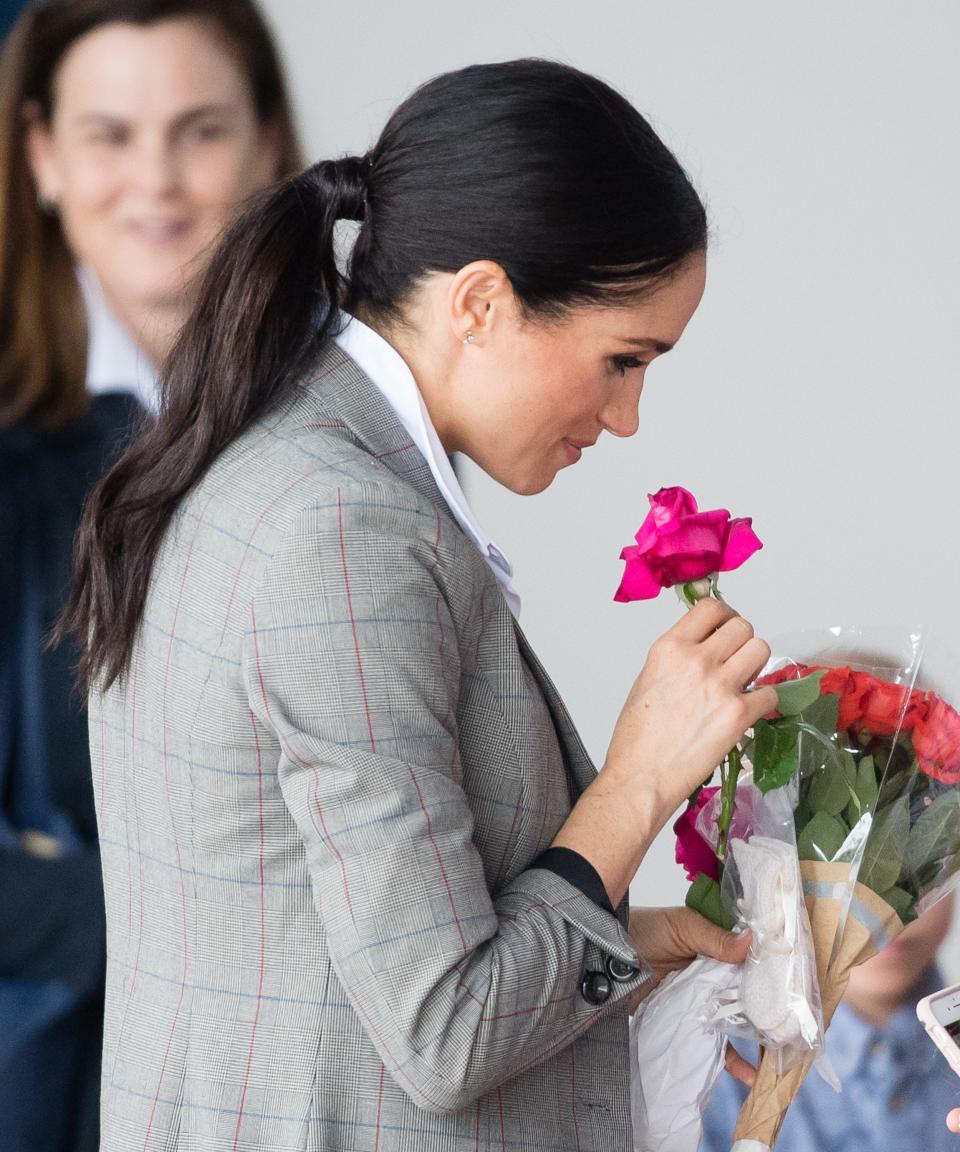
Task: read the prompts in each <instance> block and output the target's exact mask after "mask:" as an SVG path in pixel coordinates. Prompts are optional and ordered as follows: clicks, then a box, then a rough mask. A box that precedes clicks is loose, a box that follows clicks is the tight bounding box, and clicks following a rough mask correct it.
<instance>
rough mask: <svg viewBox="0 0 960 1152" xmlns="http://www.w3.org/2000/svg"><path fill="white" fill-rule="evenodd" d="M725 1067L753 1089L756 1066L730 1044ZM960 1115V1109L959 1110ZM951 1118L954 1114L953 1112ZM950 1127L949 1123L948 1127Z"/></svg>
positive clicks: (724, 1062) (735, 1077)
mask: <svg viewBox="0 0 960 1152" xmlns="http://www.w3.org/2000/svg"><path fill="white" fill-rule="evenodd" d="M723 1066H724V1067H725V1068H726V1070H727V1071H728V1072H729V1073H730V1075H731V1076H732V1077H733V1078H734V1079H735V1080H739V1081H740V1083H741V1084H746V1086H747V1087H748V1088H752V1087H753V1083H754V1081H755V1080H756V1078H757V1070H756V1068H754V1066H753V1065H752V1064H751V1063H750V1062H749V1061H748V1060H744V1058H743V1057H742V1056H741V1055H740V1053H739V1052H738V1051H737V1050H736V1048H734V1046H733V1045H732V1044H730V1043H728V1044H727V1048H726V1051H725V1052H724V1054H723ZM957 1112H958V1113H960V1108H958V1109H957ZM950 1115H951V1116H952V1115H953V1113H952V1112H951V1114H950ZM947 1127H949V1123H948V1125H947Z"/></svg>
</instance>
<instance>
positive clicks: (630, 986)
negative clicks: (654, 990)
mask: <svg viewBox="0 0 960 1152" xmlns="http://www.w3.org/2000/svg"><path fill="white" fill-rule="evenodd" d="M511 895H523V896H526V897H527V898H528V899H533V900H537V901H539V902H540V903H541V904H544V905H546V906H547V907H548V908H550V909H551V910H552V911H553V912H555V913H556V914H557V915H558V916H560V917H562V919H564V920H565V921H566V922H567V923H568V924H570V925H571V926H572V927H574V928H576V929H577V930H578V931H579V932H580V933H582V935H583V936H584V937H585V938H586V939H587V940H588V941H590V942H591V943H592V944H593V945H595V948H596V949H597V950H598V951H599V953H600V955H601V956H602V959H603V960H604V962H605V964H606V962H607V961H609V960H614V961H619V966H618V968H617V971H618V973H622V974H623V975H622V976H620V977H619V978H618V980H617V989H618V990H622V991H623V992H626V993H632V992H635V991H636V990H637V989H638V988H640V987H641V986H642V985H644V984H645V983H646V982H647V981H648V980H650V979H651V978H652V977H653V970H652V969H651V968H650V966H649V965H648V964H647V963H646V961H644V960H643V959H641V958H640V956H639V955H638V954H637V949H636V947H635V945H634V943H633V941H632V940H631V939H630V936H629V934H628V933H627V930H626V928H625V927H624V925H623V924H622V923H621V922H620V919H619V917H618V916H617V915H616V914H615V913H611V912H608V911H606V910H605V909H603V908H601V907H600V905H599V904H597V902H596V901H595V900H592V899H591V898H590V897H589V896H586V895H584V893H583V892H582V891H581V890H580V889H579V888H577V887H575V886H574V885H573V884H571V883H570V881H569V880H566V879H565V878H564V877H563V876H559V875H558V874H557V873H556V872H554V871H552V870H551V869H549V868H541V867H539V866H537V864H536V861H534V866H533V867H531V868H528V869H527V870H526V871H525V872H521V873H520V875H519V876H517V877H516V878H515V879H514V880H512V881H511V882H510V884H508V885H507V887H506V888H505V889H504V890H503V891H502V892H501V893H500V897H501V898H503V897H507V896H511ZM628 906H629V905H628V902H627V900H626V898H625V899H624V902H623V904H622V905H621V908H622V909H623V910H626V909H627V908H628ZM627 968H633V969H634V973H633V975H630V976H626V969H627Z"/></svg>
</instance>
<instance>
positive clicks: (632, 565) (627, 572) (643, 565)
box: [613, 546, 664, 604]
mask: <svg viewBox="0 0 960 1152" xmlns="http://www.w3.org/2000/svg"><path fill="white" fill-rule="evenodd" d="M620 559H621V560H624V561H625V562H626V568H625V569H624V572H623V578H622V579H621V581H620V587H619V588H618V589H617V591H616V592H615V593H614V597H613V598H614V600H617V601H619V602H620V603H622V604H625V603H628V602H629V601H631V600H652V599H653V598H654V597H655V596H659V595H660V593H661V592H662V591H663V588H664V585H663V584H661V583H660V581H659V580H658V579H657V577H656V575H655V574H654V572H653V571H652V569H651V568H650V565H649V564H648V563H647V561H646V559H645V557H644V556H643V553H642V552H641V550H640V549H639V548H635V547H633V546H630V547H628V548H624V550H623V551H622V552H621V553H620Z"/></svg>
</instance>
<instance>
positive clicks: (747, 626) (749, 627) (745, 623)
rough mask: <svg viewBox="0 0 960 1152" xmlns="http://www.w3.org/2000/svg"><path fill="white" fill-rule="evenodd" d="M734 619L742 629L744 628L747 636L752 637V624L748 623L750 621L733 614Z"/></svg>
mask: <svg viewBox="0 0 960 1152" xmlns="http://www.w3.org/2000/svg"><path fill="white" fill-rule="evenodd" d="M734 620H735V621H736V623H737V624H738V625H739V626H740V627H741V628H742V629H744V630H745V631H746V633H747V636H748V637H750V638H751V639H752V638H753V625H752V624H751V623H750V621H749V620H745V619H744V618H743V617H742V616H735V617H734ZM731 623H733V621H731Z"/></svg>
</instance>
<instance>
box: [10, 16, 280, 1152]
mask: <svg viewBox="0 0 960 1152" xmlns="http://www.w3.org/2000/svg"><path fill="white" fill-rule="evenodd" d="M297 167H299V163H298V157H297V148H296V142H295V140H294V136H293V129H292V123H291V117H290V110H289V107H288V105H287V100H286V94H285V90H284V84H283V77H282V73H281V71H280V66H279V62H278V59H277V55H276V52H275V50H274V47H273V44H272V42H271V40H270V37H269V33H268V31H267V29H266V27H265V25H264V23H263V20H262V18H261V17H260V14H259V12H258V11H257V9H256V8H255V7H254V6H253V5H252V4H251V3H250V2H249V0H47V2H45V3H42V4H40V3H36V4H31V5H29V6H28V7H27V9H26V10H25V11H24V13H23V14H22V15H21V17H20V18H19V20H18V21H17V23H16V25H15V26H14V28H13V29H12V31H11V32H10V35H9V37H8V38H7V40H6V43H5V44H4V49H3V54H2V56H0V1148H2V1149H3V1152H94V1150H95V1149H97V1148H98V1147H99V1138H98V1130H97V1100H98V1097H99V1090H100V1074H99V1060H100V1050H101V1046H102V1039H103V1032H102V1018H103V990H104V976H105V969H106V961H105V935H106V933H105V925H104V901H103V892H102V881H101V872H100V856H99V852H98V845H97V828H96V814H95V812H94V800H93V789H92V786H91V779H90V760H89V755H88V743H87V718H86V710H85V708H84V707H83V706H82V703H83V701H82V697H79V696H78V695H77V694H76V693H75V692H74V689H73V665H74V664H75V662H76V658H77V652H76V651H75V649H73V648H72V647H71V646H68V645H62V646H61V647H60V648H58V649H56V650H50V649H48V648H47V647H46V646H45V641H46V636H47V633H48V632H49V630H50V628H51V627H52V626H53V624H54V622H55V621H56V618H57V616H58V615H59V613H60V611H61V609H62V607H63V603H64V599H65V597H66V594H67V590H68V586H69V576H70V565H71V558H72V544H73V536H74V532H75V530H76V527H77V524H78V522H79V519H80V510H81V507H82V504H83V500H84V498H85V496H86V495H87V493H88V492H89V490H90V488H91V487H92V485H93V483H94V482H95V481H96V480H97V479H98V477H99V476H100V475H102V474H103V472H104V469H105V467H106V465H107V464H108V463H109V462H112V461H113V460H115V459H116V456H117V454H118V450H119V448H120V446H121V445H122V443H123V442H124V441H125V440H127V439H129V437H130V434H131V431H132V429H133V427H134V426H135V425H137V424H138V423H139V422H140V421H141V420H143V419H147V418H148V414H149V412H150V411H152V410H153V409H155V407H156V403H157V396H156V387H155V365H158V364H159V363H160V362H161V361H162V360H163V358H164V356H165V355H166V353H167V351H168V349H169V347H170V345H171V343H172V341H173V338H174V336H175V335H176V332H177V329H178V328H179V326H180V324H182V322H183V320H184V317H185V316H186V315H187V313H188V312H189V310H190V308H191V307H192V305H193V302H194V299H195V296H196V289H197V286H198V274H199V273H200V272H201V271H202V270H203V268H204V266H205V264H206V261H207V259H208V257H209V253H210V250H211V246H212V244H213V243H214V241H215V240H216V238H217V236H218V235H219V233H220V231H221V230H222V228H223V226H224V224H226V223H227V221H228V220H230V219H232V218H233V216H234V215H235V214H236V211H237V206H238V204H239V203H240V202H241V201H242V200H244V199H246V197H247V196H249V195H250V194H252V193H253V192H256V191H258V190H260V189H262V188H263V187H265V186H266V185H267V184H268V183H271V182H272V181H273V180H274V179H275V178H277V177H278V176H281V175H287V174H288V173H290V172H292V171H293V170H294V169H295V168H297Z"/></svg>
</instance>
